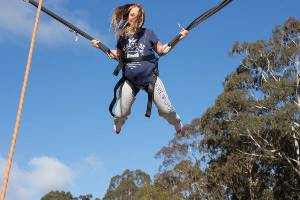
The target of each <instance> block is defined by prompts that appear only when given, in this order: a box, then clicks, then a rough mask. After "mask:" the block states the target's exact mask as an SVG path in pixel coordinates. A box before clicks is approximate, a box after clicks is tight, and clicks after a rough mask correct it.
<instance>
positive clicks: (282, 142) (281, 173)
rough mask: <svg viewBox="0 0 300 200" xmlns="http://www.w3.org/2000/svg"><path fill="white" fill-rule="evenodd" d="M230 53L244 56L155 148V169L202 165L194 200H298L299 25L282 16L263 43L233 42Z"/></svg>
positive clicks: (171, 169)
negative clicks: (202, 105) (206, 104)
mask: <svg viewBox="0 0 300 200" xmlns="http://www.w3.org/2000/svg"><path fill="white" fill-rule="evenodd" d="M236 54H239V55H242V56H243V57H244V58H243V59H242V61H241V63H240V65H239V66H238V68H237V71H236V72H234V73H232V74H230V75H228V76H227V77H226V79H225V81H224V92H223V93H222V94H220V95H219V97H218V98H217V99H216V101H215V104H214V105H213V106H212V107H211V108H209V109H208V110H207V111H206V112H205V113H204V114H203V115H202V116H201V117H200V118H198V119H195V120H193V122H192V123H191V124H190V125H187V126H186V127H185V130H186V131H185V133H184V134H183V135H181V136H176V137H175V138H174V139H173V140H172V141H171V142H170V144H169V146H167V147H163V148H162V150H161V151H160V152H159V153H158V156H160V157H162V158H163V159H164V162H163V166H162V168H161V169H164V170H166V169H167V170H169V171H167V172H168V173H170V172H172V173H174V172H175V171H176V167H174V166H176V165H177V163H178V164H180V163H181V162H182V160H184V159H188V158H190V159H189V160H191V161H192V163H194V166H199V169H200V167H201V165H199V163H201V162H202V166H203V170H201V171H200V172H201V173H200V174H201V176H200V178H199V179H198V185H200V186H201V187H200V188H201V191H202V193H201V194H202V196H200V195H199V196H198V198H200V199H245V200H246V199H300V196H299V194H300V190H299V188H300V155H299V143H300V127H299V124H300V112H299V111H300V97H299V82H300V81H299V80H300V74H299V61H300V22H299V21H298V20H296V19H294V18H290V19H288V20H287V21H286V22H285V24H284V25H283V26H277V27H276V28H275V29H274V31H273V35H272V37H271V39H270V40H268V41H263V40H259V41H257V42H254V43H247V42H244V43H240V42H236V43H235V44H234V45H233V48H232V50H231V55H236ZM187 150H190V151H187ZM197 163H198V164H197ZM191 166H193V165H191ZM191 166H190V168H191ZM161 174H162V175H163V174H164V173H161ZM185 182H186V180H184V181H182V180H178V179H176V181H175V182H174V185H175V187H178V188H181V189H183V188H185V186H184V185H183V183H185ZM187 182H188V185H189V186H191V185H192V184H191V183H192V182H189V181H187ZM188 191H189V192H187V194H192V193H193V190H192V189H191V188H188ZM182 198H183V199H188V197H186V196H182Z"/></svg>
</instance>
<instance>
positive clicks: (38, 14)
mask: <svg viewBox="0 0 300 200" xmlns="http://www.w3.org/2000/svg"><path fill="white" fill-rule="evenodd" d="M42 3H43V0H40V1H39V7H38V10H37V14H36V18H35V24H34V28H33V33H32V38H31V43H30V50H29V55H28V59H27V65H26V71H25V75H24V81H23V86H22V91H21V97H20V101H19V107H18V113H17V118H16V123H15V128H14V134H13V139H12V143H11V146H10V151H9V156H8V160H7V164H6V169H5V175H4V179H3V183H2V191H1V200H5V194H6V188H7V183H8V178H9V172H10V169H11V163H12V158H13V155H14V151H15V145H16V141H17V136H18V132H19V127H20V121H21V114H22V109H23V103H24V97H25V92H26V87H27V82H28V76H29V71H30V65H31V59H32V52H33V48H34V43H35V38H36V32H37V28H38V23H39V18H40V14H41V9H42Z"/></svg>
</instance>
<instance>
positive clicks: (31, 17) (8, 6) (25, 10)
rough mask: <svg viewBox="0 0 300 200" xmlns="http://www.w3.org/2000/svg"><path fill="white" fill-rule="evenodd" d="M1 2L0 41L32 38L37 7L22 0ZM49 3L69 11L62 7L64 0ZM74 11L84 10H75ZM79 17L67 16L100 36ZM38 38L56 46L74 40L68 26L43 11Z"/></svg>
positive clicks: (82, 27) (53, 6) (0, 0)
mask: <svg viewBox="0 0 300 200" xmlns="http://www.w3.org/2000/svg"><path fill="white" fill-rule="evenodd" d="M0 3H1V6H0V38H1V40H0V42H3V41H13V40H17V39H19V38H22V37H26V38H30V37H31V34H32V29H33V25H34V21H35V15H36V8H34V7H33V6H32V5H30V4H28V3H25V2H23V1H21V0H0ZM49 3H51V4H50V5H51V8H54V9H55V8H60V9H59V11H60V12H63V13H68V12H67V11H62V9H61V8H62V7H63V6H62V5H63V4H64V1H63V0H60V1H58V0H53V1H50V2H49ZM72 13H84V12H80V11H78V10H77V11H76V10H75V11H74V10H73V11H72ZM79 17H82V16H79ZM79 17H78V18H74V17H70V16H67V19H68V20H70V21H71V22H72V23H74V24H75V25H78V26H79V27H80V28H81V29H83V30H85V31H87V32H88V33H90V34H93V35H92V36H98V37H99V35H100V34H99V33H97V31H95V30H93V29H92V28H91V27H90V26H89V25H88V24H87V23H85V22H84V21H83V20H81V19H79ZM100 38H102V40H103V39H104V41H105V40H107V38H108V37H107V36H103V35H102V36H101V37H100ZM37 39H38V41H41V42H42V43H44V44H47V45H55V46H57V45H61V44H64V45H65V44H66V43H70V42H73V39H72V34H70V32H69V31H68V28H66V27H65V26H63V25H62V24H60V23H59V22H57V21H55V20H54V19H52V18H50V17H49V16H46V15H45V14H44V13H42V15H41V18H40V23H39V28H38V37H37Z"/></svg>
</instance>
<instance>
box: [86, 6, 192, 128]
mask: <svg viewBox="0 0 300 200" xmlns="http://www.w3.org/2000/svg"><path fill="white" fill-rule="evenodd" d="M144 21H145V13H144V10H143V8H142V7H141V6H140V5H139V4H126V5H123V6H119V7H117V8H116V9H115V10H114V12H113V15H112V20H111V26H112V28H113V30H114V32H115V34H116V35H117V37H118V41H117V49H116V50H111V53H110V54H109V55H108V56H109V57H110V58H117V59H119V60H122V62H121V63H120V64H121V68H122V71H123V77H124V79H122V80H123V81H122V82H121V83H120V94H119V98H118V100H117V105H116V108H115V114H114V117H115V119H114V131H115V132H116V133H117V134H119V133H120V131H121V128H122V126H123V125H124V123H125V121H126V120H127V117H128V115H129V114H130V112H131V106H132V104H133V102H134V100H135V96H136V94H137V91H138V90H139V89H145V90H146V91H148V94H149V90H148V88H150V85H151V84H153V93H152V98H153V101H154V103H155V105H156V106H157V109H158V113H159V115H160V116H162V117H164V118H165V119H166V120H167V121H168V122H169V123H170V124H171V125H173V126H174V128H175V130H176V132H177V133H180V132H181V129H182V123H181V120H180V117H179V116H178V115H177V114H176V111H175V109H174V107H173V106H172V104H171V102H170V100H169V98H168V95H167V92H166V90H165V87H164V85H163V83H162V81H161V80H160V78H159V77H158V72H157V59H156V58H155V53H154V51H155V52H156V53H157V54H158V55H165V54H167V53H168V52H169V51H170V49H171V47H169V46H168V44H165V45H162V44H161V43H160V41H159V40H158V38H157V37H156V35H155V34H154V33H153V32H152V31H151V30H149V29H147V28H143V25H144ZM187 34H188V31H187V30H185V29H182V30H181V31H180V35H181V37H180V39H183V38H184V37H186V36H187ZM98 42H99V41H98V40H93V41H92V44H93V46H95V47H98ZM120 64H119V66H120ZM153 77H155V78H153Z"/></svg>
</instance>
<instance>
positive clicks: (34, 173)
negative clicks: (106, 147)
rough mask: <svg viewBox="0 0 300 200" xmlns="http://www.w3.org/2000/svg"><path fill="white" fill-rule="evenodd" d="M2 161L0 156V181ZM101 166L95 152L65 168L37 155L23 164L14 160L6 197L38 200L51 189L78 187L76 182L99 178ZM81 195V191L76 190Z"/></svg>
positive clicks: (49, 158) (53, 160)
mask: <svg viewBox="0 0 300 200" xmlns="http://www.w3.org/2000/svg"><path fill="white" fill-rule="evenodd" d="M5 167H6V160H5V159H4V158H3V157H1V156H0V181H1V183H2V181H3V177H4V171H5ZM103 174H104V166H103V163H102V162H101V160H100V159H99V158H98V157H97V156H95V155H89V156H86V157H85V158H83V159H80V162H78V163H76V164H75V167H69V166H68V165H66V164H64V163H63V162H61V161H59V160H58V159H56V158H52V157H47V156H41V157H35V158H32V159H31V160H30V161H29V162H28V163H27V165H26V166H22V167H21V166H20V165H19V163H16V162H14V163H13V164H12V169H11V173H10V177H9V182H8V187H7V192H6V200H15V199H17V200H18V199H20V200H34V199H40V198H41V197H42V196H44V195H45V194H46V193H48V192H50V191H53V190H59V191H61V190H64V191H71V193H73V195H75V193H74V191H72V189H74V188H81V187H80V182H81V181H82V180H84V181H86V180H87V179H88V180H92V181H93V179H95V178H96V179H97V180H101V177H102V175H103ZM77 192H79V193H82V194H84V193H85V191H81V190H80V191H77Z"/></svg>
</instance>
